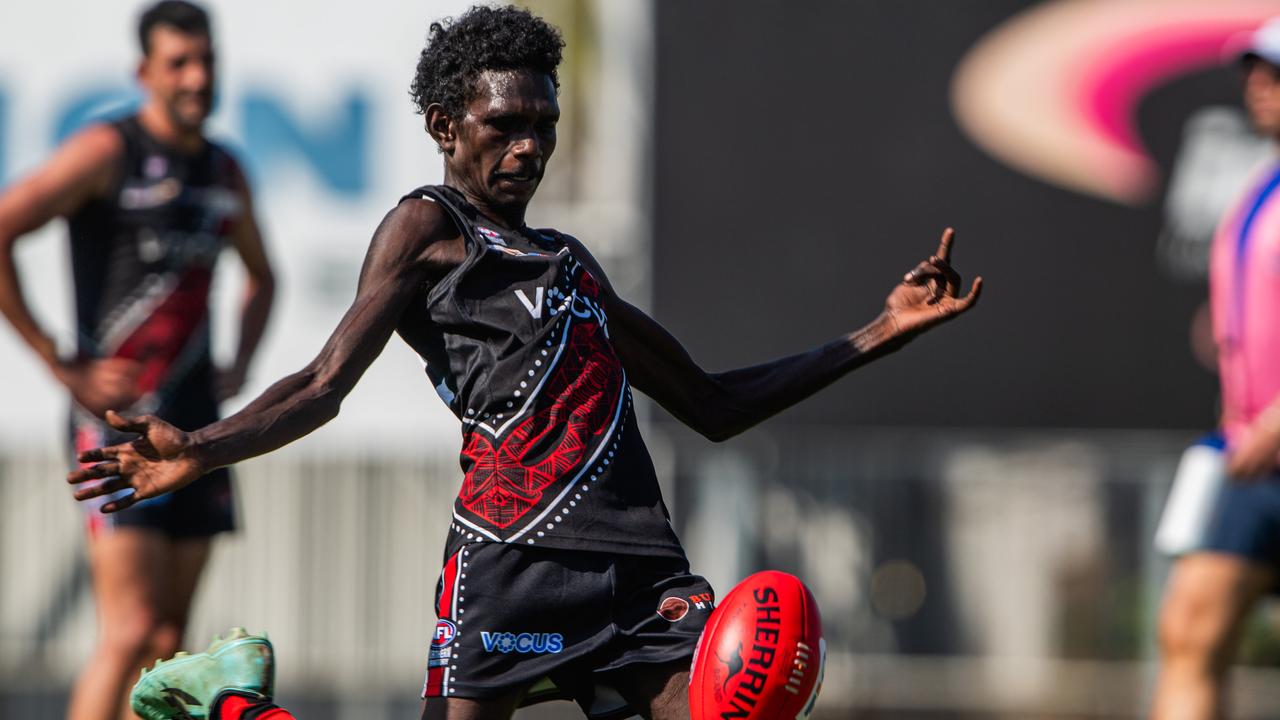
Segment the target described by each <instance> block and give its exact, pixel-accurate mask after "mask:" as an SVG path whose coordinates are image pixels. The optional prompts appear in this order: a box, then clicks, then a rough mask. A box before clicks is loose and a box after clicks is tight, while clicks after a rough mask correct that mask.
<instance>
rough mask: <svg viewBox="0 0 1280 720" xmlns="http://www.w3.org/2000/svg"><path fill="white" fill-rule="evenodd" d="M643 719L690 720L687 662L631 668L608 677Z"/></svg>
mask: <svg viewBox="0 0 1280 720" xmlns="http://www.w3.org/2000/svg"><path fill="white" fill-rule="evenodd" d="M609 682H610V683H611V684H612V685H613V687H615V688H616V689H617V690H618V692H619V693H620V694H621V695H622V697H623V698H624V699H625V700H626V701H627V703H628V704H630V705H631V707H632V708H633V709H634V710H636V712H639V713H640V715H641V716H642V717H644V718H645V719H646V720H689V660H688V659H685V660H677V661H675V662H671V663H666V664H664V665H631V666H628V667H627V668H626V669H624V670H621V671H619V672H618V673H617V674H616V675H612V676H610V678H609Z"/></svg>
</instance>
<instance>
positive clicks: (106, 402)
mask: <svg viewBox="0 0 1280 720" xmlns="http://www.w3.org/2000/svg"><path fill="white" fill-rule="evenodd" d="M138 37H139V40H140V42H141V45H142V60H141V61H140V63H139V65H138V81H139V82H140V83H141V85H142V87H143V88H144V89H145V91H146V93H147V97H146V101H145V103H144V104H143V106H142V108H141V109H140V110H139V111H138V113H137V114H136V115H133V116H131V117H127V118H124V119H121V120H117V121H115V122H111V123H103V124H97V125H93V126H91V127H89V128H88V129H86V130H84V131H83V132H80V133H79V134H77V135H75V136H73V137H72V138H71V139H69V140H67V142H66V143H65V144H63V145H62V147H60V148H59V149H58V150H57V152H56V153H55V154H54V155H53V157H52V158H51V159H50V160H49V161H48V162H47V163H46V164H45V165H44V166H43V167H40V168H39V169H37V170H36V171H35V172H33V173H32V174H31V175H30V176H28V177H26V178H25V179H23V180H21V181H19V182H17V183H15V184H14V185H13V186H11V187H9V188H7V189H6V190H5V191H4V192H3V194H0V311H2V312H3V313H4V316H5V317H6V318H7V319H8V320H9V322H10V323H11V324H12V325H13V327H14V329H15V330H17V331H18V334H19V335H20V336H21V337H22V339H23V340H24V341H25V342H26V343H27V344H28V345H29V346H30V347H31V349H32V350H34V351H35V352H36V354H37V355H38V356H39V357H40V359H41V360H42V361H43V362H44V364H45V365H46V366H47V367H48V369H49V371H50V373H51V374H52V375H53V377H54V378H56V379H57V381H58V382H59V383H61V384H62V385H64V386H65V387H66V388H67V390H68V392H69V393H70V395H71V399H72V410H71V433H72V436H73V442H74V445H75V448H76V452H81V451H84V450H87V449H89V448H93V447H98V446H100V445H103V444H110V443H115V442H120V441H121V440H122V439H124V437H125V436H122V435H120V434H119V433H118V432H116V431H115V430H113V429H112V428H111V427H110V426H108V425H106V424H105V423H104V422H103V421H102V420H101V417H102V415H103V413H104V412H106V410H107V409H108V408H128V409H129V410H130V411H131V412H135V413H149V414H152V415H153V416H155V417H161V418H164V419H165V420H166V421H168V422H170V423H173V425H174V426H176V427H184V428H197V427H201V426H203V425H207V424H208V423H210V422H213V421H214V420H217V419H218V401H219V400H221V399H224V398H226V397H228V396H230V395H233V394H235V393H236V392H237V391H238V390H239V389H240V387H241V385H242V384H243V382H244V379H245V373H246V370H247V368H248V366H249V360H250V358H251V357H252V355H253V352H254V349H255V348H256V347H257V345H258V340H259V338H260V337H261V336H262V331H263V327H264V325H265V323H266V320H267V314H268V312H269V308H270V306H271V298H272V276H271V269H270V267H269V265H268V263H267V258H266V255H265V253H264V251H263V247H262V241H261V239H260V238H259V235H258V229H257V226H256V224H255V223H254V218H253V212H252V203H251V200H250V196H249V190H248V187H247V186H246V184H245V180H244V176H243V174H242V173H241V171H240V169H239V167H238V166H237V165H236V162H235V160H234V159H233V158H232V157H231V156H230V155H229V154H228V153H227V152H226V151H225V150H223V149H222V148H221V147H219V146H217V145H215V144H214V143H212V142H210V141H208V140H207V139H206V138H205V136H204V133H203V127H204V121H205V118H206V117H207V116H208V114H209V111H210V107H211V104H212V100H213V87H214V61H213V49H212V45H211V38H210V32H209V19H208V16H207V15H206V14H205V12H204V11H203V10H202V9H200V8H198V7H196V6H194V5H192V4H190V3H187V2H182V1H180V0H167V1H165V2H160V3H158V4H156V5H154V6H152V7H150V8H149V9H147V10H146V11H145V12H144V13H143V14H142V17H141V20H140V23H139V26H138ZM56 217H63V218H66V219H67V221H68V224H69V227H70V235H71V264H72V274H73V280H74V287H75V305H76V328H77V343H76V350H75V354H74V355H72V356H69V357H63V356H60V355H59V354H58V352H57V349H56V347H55V343H54V341H53V339H52V338H51V337H50V336H49V334H48V333H47V332H46V331H45V330H44V329H42V328H41V326H40V325H39V323H37V322H36V320H35V318H34V317H33V315H32V313H31V311H30V310H29V309H28V307H27V304H26V303H25V301H24V299H23V296H22V291H21V284H20V282H19V276H18V272H17V269H16V267H15V264H14V259H13V246H14V243H15V242H16V241H17V239H18V238H19V237H21V236H22V235H24V234H26V233H29V232H31V231H33V230H35V229H37V228H39V227H41V226H42V225H44V224H45V223H47V222H49V221H50V220H52V219H53V218H56ZM227 245H231V246H232V247H234V248H235V249H236V250H237V251H238V253H239V255H240V257H241V259H242V260H243V261H244V266H245V269H246V270H247V272H248V282H247V288H248V289H247V293H246V295H245V297H244V303H243V306H242V308H243V309H242V314H241V323H240V338H239V348H238V350H237V352H236V356H235V360H234V362H233V364H232V365H231V367H230V368H227V369H225V370H217V369H215V368H214V366H213V364H212V362H211V361H210V356H209V317H208V315H209V313H208V295H209V284H210V281H211V279H212V272H213V266H214V261H215V260H216V259H217V257H218V255H219V253H220V252H221V251H222V249H223V248H224V247H225V246H227ZM202 474H203V473H202ZM190 479H191V480H194V479H195V478H190ZM100 504H101V501H98V502H95V503H93V504H90V505H88V506H86V511H87V512H86V514H85V518H86V521H87V524H88V535H89V541H88V543H89V550H88V551H89V562H90V567H91V569H92V573H93V589H94V594H95V596H96V599H97V611H98V612H97V617H98V643H97V648H96V650H95V651H94V654H93V658H92V660H91V661H90V662H89V664H88V665H87V666H86V667H85V669H84V671H83V672H82V673H81V675H80V677H79V680H78V681H77V682H76V685H75V689H74V690H73V692H72V696H71V706H70V710H69V711H68V717H69V718H71V720H108V719H114V718H117V717H120V716H121V713H122V711H123V712H124V713H128V714H127V715H126V717H132V713H130V712H129V711H128V706H127V704H124V705H122V698H124V697H125V696H126V691H127V690H128V687H129V685H128V683H129V682H131V681H132V680H133V678H134V677H136V675H137V672H138V668H139V667H141V666H142V665H143V663H144V662H146V660H148V659H151V658H154V657H156V655H157V654H160V655H162V656H167V655H170V654H172V653H173V652H174V651H175V650H177V648H178V647H179V644H180V642H181V639H182V634H183V629H184V625H185V623H186V620H187V614H188V610H189V607H190V605H191V598H192V595H193V593H194V592H195V589H196V584H197V580H198V579H199V577H200V573H201V570H202V569H203V568H204V565H205V562H206V560H207V559H208V557H209V551H210V540H211V538H212V536H213V535H215V534H217V533H220V532H223V531H226V530H230V529H231V528H232V523H233V518H232V509H233V508H232V497H231V484H230V477H229V475H228V472H227V470H226V469H218V468H212V467H210V468H209V471H208V476H207V477H205V478H204V479H203V480H201V481H200V482H198V483H193V484H191V485H190V486H189V487H186V488H184V489H183V490H181V491H180V492H178V493H174V494H173V495H172V496H170V497H167V498H156V499H154V500H151V501H148V502H145V503H138V504H137V505H135V506H134V507H131V508H130V509H128V510H127V511H125V512H121V513H116V514H111V515H104V514H102V513H100V512H97V511H96V510H97V507H98V506H99V505H100Z"/></svg>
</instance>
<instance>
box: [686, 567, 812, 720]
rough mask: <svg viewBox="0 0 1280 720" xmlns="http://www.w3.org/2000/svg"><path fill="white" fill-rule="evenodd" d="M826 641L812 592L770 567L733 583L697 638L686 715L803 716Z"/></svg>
mask: <svg viewBox="0 0 1280 720" xmlns="http://www.w3.org/2000/svg"><path fill="white" fill-rule="evenodd" d="M825 661H826V643H825V642H823V640H822V618H821V617H820V616H819V615H818V603H817V602H816V601H814V599H813V593H811V592H809V588H807V587H805V586H804V583H802V582H800V580H799V579H797V578H796V577H795V576H793V575H788V574H786V573H783V572H777V571H774V570H769V571H765V572H760V573H756V574H755V575H752V576H751V577H749V578H747V579H746V580H743V581H742V582H741V583H739V584H738V586H737V587H735V588H734V589H733V590H732V591H730V592H729V594H728V595H726V596H725V597H724V599H723V600H722V601H721V602H720V604H719V606H718V607H716V609H715V612H713V613H712V614H711V619H710V620H709V621H708V622H707V627H706V629H705V630H703V632H702V637H701V638H700V639H699V640H698V648H697V650H696V651H695V652H694V656H693V674H692V677H691V678H690V682H689V709H690V713H691V718H692V720H804V718H807V717H809V713H811V712H813V706H814V703H815V702H816V701H817V699H818V691H819V690H821V689H822V673H823V667H824V664H825Z"/></svg>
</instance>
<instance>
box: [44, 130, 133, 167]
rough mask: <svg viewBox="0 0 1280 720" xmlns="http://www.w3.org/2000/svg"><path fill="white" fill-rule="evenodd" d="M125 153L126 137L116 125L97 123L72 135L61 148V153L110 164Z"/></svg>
mask: <svg viewBox="0 0 1280 720" xmlns="http://www.w3.org/2000/svg"><path fill="white" fill-rule="evenodd" d="M124 151H125V137H124V134H123V133H121V132H120V128H119V127H117V125H116V124H115V123H109V122H95V123H91V124H89V125H87V126H85V127H84V128H81V129H80V130H77V131H76V132H74V133H72V134H71V136H70V137H68V138H67V139H66V140H64V141H63V143H62V144H61V145H60V146H59V153H60V154H64V155H71V156H76V157H78V158H81V159H83V160H84V161H87V162H90V163H92V162H95V161H97V162H104V163H110V162H114V161H116V160H119V159H120V157H121V156H122V155H123V154H124Z"/></svg>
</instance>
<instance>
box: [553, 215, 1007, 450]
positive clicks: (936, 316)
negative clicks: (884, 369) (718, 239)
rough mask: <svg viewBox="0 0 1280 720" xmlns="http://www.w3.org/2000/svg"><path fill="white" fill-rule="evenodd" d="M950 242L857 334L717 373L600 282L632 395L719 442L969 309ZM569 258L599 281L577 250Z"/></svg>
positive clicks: (976, 289) (971, 297)
mask: <svg viewBox="0 0 1280 720" xmlns="http://www.w3.org/2000/svg"><path fill="white" fill-rule="evenodd" d="M953 237H954V233H953V232H952V231H951V230H950V229H948V230H947V231H946V232H944V233H943V235H942V241H941V243H940V244H939V246H938V251H937V253H936V254H935V255H934V256H932V257H931V258H929V259H928V260H926V261H924V262H922V263H920V264H919V265H917V266H916V267H915V269H913V270H912V271H911V272H909V273H907V274H906V275H905V276H904V277H903V279H902V282H901V283H900V284H899V285H898V286H897V287H895V288H894V290H893V291H892V293H891V294H890V295H889V297H888V299H887V300H886V301H885V307H884V311H883V312H882V313H881V314H880V315H879V317H877V318H876V319H875V320H873V321H871V322H870V323H869V324H868V325H866V326H865V327H863V328H862V329H860V330H857V331H855V332H853V333H850V334H848V335H845V336H843V337H840V338H836V339H835V340H832V341H831V342H829V343H827V344H825V345H823V346H821V347H818V348H815V349H813V350H810V351H808V352H804V353H800V354H798V355H792V356H790V357H785V358H781V359H778V360H774V361H772V362H768V363H764V364H761V365H756V366H753V367H747V368H742V369H739V370H730V371H728V372H721V373H708V372H707V371H705V370H703V369H702V368H701V367H699V366H698V364H697V363H696V362H694V360H693V358H691V357H690V356H689V353H688V351H686V350H685V349H684V347H683V346H682V345H681V344H680V342H679V341H678V340H676V339H675V337H673V336H672V335H671V333H669V332H667V331H666V329H665V328H663V327H662V326H661V325H659V324H658V323H657V321H655V320H653V319H652V318H650V317H649V316H648V315H646V314H644V313H643V312H642V311H640V310H639V309H638V308H636V307H634V306H632V305H630V304H629V303H627V302H626V301H624V300H622V299H621V298H619V297H617V296H616V294H614V293H613V291H612V289H611V288H609V287H608V285H607V283H605V284H606V292H607V295H608V296H607V298H606V311H607V312H608V315H609V328H610V333H611V336H612V338H613V343H614V348H615V349H616V351H617V352H618V356H619V357H620V358H621V360H622V364H623V366H624V367H625V368H626V370H627V374H628V375H629V376H630V377H631V379H632V382H633V383H634V385H635V386H636V388H638V389H639V390H641V391H642V392H644V393H645V394H646V395H648V396H650V397H652V398H653V399H654V400H656V401H657V402H658V404H659V405H662V407H664V408H665V409H666V410H667V411H668V412H670V413H671V414H672V415H674V416H675V417H676V418H677V419H678V420H680V421H681V422H683V423H684V424H686V425H688V426H689V427H691V428H693V429H694V430H696V431H698V432H699V433H701V434H703V435H705V436H706V437H708V438H710V439H711V440H715V441H720V440H725V439H728V438H730V437H732V436H734V435H736V434H738V433H740V432H742V431H744V430H746V429H747V428H750V427H752V426H754V425H756V424H758V423H760V422H761V421H763V420H765V419H766V418H769V417H771V416H773V415H775V414H777V413H779V412H781V411H782V410H785V409H786V408H788V407H791V406H792V405H794V404H796V403H798V402H800V401H801V400H803V399H805V398H807V397H809V396H811V395H813V394H814V393H816V392H818V391H819V390H821V389H823V388H825V387H827V386H828V385H830V384H831V383H833V382H835V381H836V380H838V379H839V378H841V377H843V376H844V375H845V374H847V373H849V372H850V371H852V370H854V369H855V368H858V367H861V366H862V365H865V364H866V363H868V362H870V361H872V360H874V359H876V358H878V357H881V356H883V355H886V354H888V353H889V352H892V351H894V350H896V349H898V348H900V347H902V346H903V345H905V344H906V343H907V342H909V341H910V340H911V339H912V338H914V337H916V336H917V335H919V334H920V333H922V332H924V331H925V330H928V329H929V328H931V327H934V326H936V325H939V324H941V323H943V322H946V321H947V320H950V319H951V318H954V317H956V316H958V315H960V314H961V313H963V312H965V311H966V310H968V309H969V308H971V307H973V306H974V304H975V303H976V302H977V300H978V296H979V294H980V293H981V290H982V278H978V279H977V280H975V281H974V284H973V288H972V290H970V291H969V294H968V295H965V296H963V297H961V296H960V294H959V292H960V286H961V279H960V276H959V275H958V274H957V273H956V272H955V270H953V269H952V268H951V265H950V254H951V242H952V239H953ZM575 254H577V255H579V256H580V257H584V258H587V259H586V260H585V262H587V263H588V267H589V268H590V269H591V270H592V273H593V274H594V275H596V276H597V277H599V278H602V277H603V272H601V271H600V269H599V266H598V265H596V264H595V263H594V261H593V260H590V256H589V254H587V253H586V250H585V249H584V248H581V245H580V244H578V245H576V247H575Z"/></svg>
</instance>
